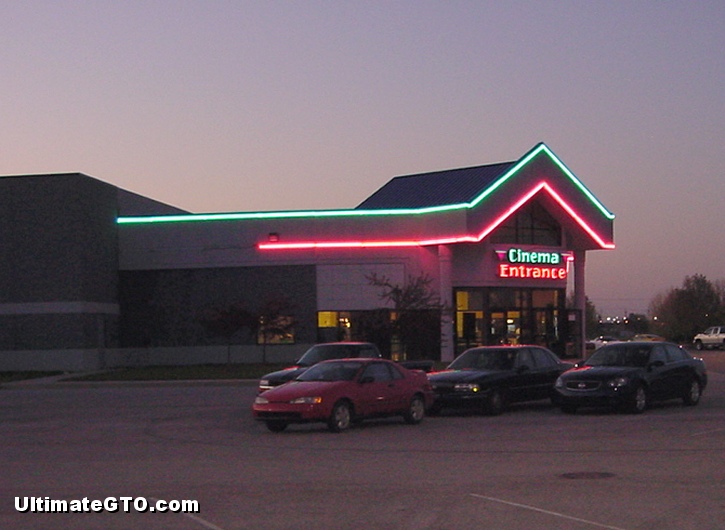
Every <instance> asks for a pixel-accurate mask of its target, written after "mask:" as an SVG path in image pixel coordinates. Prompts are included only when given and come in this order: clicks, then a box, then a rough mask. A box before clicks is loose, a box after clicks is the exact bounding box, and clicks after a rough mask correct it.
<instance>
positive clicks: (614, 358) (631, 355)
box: [584, 343, 652, 367]
mask: <svg viewBox="0 0 725 530" xmlns="http://www.w3.org/2000/svg"><path fill="white" fill-rule="evenodd" d="M651 350H652V347H651V346H649V345H639V344H626V343H621V344H612V345H609V346H602V347H601V348H599V349H598V350H597V351H595V352H594V354H592V356H591V357H589V359H587V360H586V361H585V362H584V365H585V366H628V367H645V366H647V362H648V361H649V354H650V351H651Z"/></svg>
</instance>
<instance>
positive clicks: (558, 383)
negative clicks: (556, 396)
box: [554, 377, 564, 388]
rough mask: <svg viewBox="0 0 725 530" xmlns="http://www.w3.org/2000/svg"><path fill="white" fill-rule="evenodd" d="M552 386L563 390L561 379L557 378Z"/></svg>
mask: <svg viewBox="0 0 725 530" xmlns="http://www.w3.org/2000/svg"><path fill="white" fill-rule="evenodd" d="M554 386H555V387H556V388H564V380H563V379H562V378H561V377H557V379H556V383H554Z"/></svg>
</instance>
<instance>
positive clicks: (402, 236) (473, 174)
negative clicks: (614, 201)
mask: <svg viewBox="0 0 725 530" xmlns="http://www.w3.org/2000/svg"><path fill="white" fill-rule="evenodd" d="M429 187H430V189H427V188H429ZM406 194H410V195H411V196H412V198H409V197H407V196H406ZM531 200H541V201H544V202H545V203H546V204H547V205H548V207H549V208H551V209H552V213H554V214H555V218H557V220H558V221H559V222H560V223H566V224H567V225H568V232H567V233H568V234H570V236H572V237H573V239H571V240H572V241H574V239H575V240H576V246H577V248H580V249H597V248H607V249H611V248H615V247H614V242H613V239H614V233H613V220H614V214H612V213H611V212H610V211H609V210H608V209H607V208H606V207H605V206H604V205H603V204H602V203H601V202H600V201H599V200H598V199H597V198H596V197H595V196H594V195H593V194H592V193H591V192H590V191H589V190H588V189H587V188H586V186H584V184H583V183H582V182H581V181H580V180H579V179H578V178H577V177H576V175H574V174H573V173H572V172H571V171H570V170H569V169H568V168H567V167H566V166H565V165H564V164H563V163H562V162H561V160H559V158H558V157H557V156H556V155H555V154H554V153H553V152H552V151H551V150H550V149H549V148H548V147H547V146H546V145H545V144H543V143H540V144H538V145H536V146H535V147H534V148H533V149H531V150H530V151H529V152H528V153H526V154H525V155H524V156H523V157H522V158H520V159H519V160H517V161H516V162H504V163H499V164H491V165H487V166H478V167H472V168H463V169H459V170H455V169H454V170H447V171H437V172H432V173H423V174H419V175H409V176H404V177H396V178H394V179H393V180H392V181H390V182H388V184H386V185H385V186H383V187H382V188H381V189H380V190H378V192H376V193H374V194H373V195H372V196H371V197H370V198H368V199H367V200H366V201H364V202H363V203H362V204H361V205H360V206H358V207H357V208H354V209H348V210H313V211H286V212H246V213H245V212H242V213H222V214H187V215H166V216H141V217H119V218H118V223H119V224H131V225H139V224H142V225H144V224H149V223H154V224H155V223H164V224H165V223H169V222H198V221H205V222H206V221H211V222H216V221H219V222H227V221H241V222H248V223H249V224H248V225H247V226H248V228H247V231H248V232H247V235H248V237H250V239H252V240H256V241H250V243H252V244H253V245H254V246H255V247H256V248H258V249H260V250H275V249H289V250H304V249H323V248H325V249H331V248H371V247H378V248H381V247H411V246H433V245H448V244H456V243H476V242H480V241H482V240H483V239H485V238H486V237H487V236H488V235H490V234H491V233H492V232H493V231H494V230H496V229H497V227H499V226H500V225H501V224H502V223H503V222H504V221H505V220H506V219H508V218H509V217H510V216H512V215H513V214H514V213H515V212H516V211H518V210H519V209H520V208H521V207H522V206H523V205H524V204H526V203H527V202H529V201H531ZM406 204H407V205H408V206H405V205H406ZM279 234H283V236H282V237H283V239H279V237H280V236H279ZM270 236H275V238H274V240H269V237H270Z"/></svg>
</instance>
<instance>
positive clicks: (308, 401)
mask: <svg viewBox="0 0 725 530" xmlns="http://www.w3.org/2000/svg"><path fill="white" fill-rule="evenodd" d="M290 403H292V404H293V405H317V404H319V403H322V398H321V397H320V396H311V397H300V398H297V399H293V400H292V401H290Z"/></svg>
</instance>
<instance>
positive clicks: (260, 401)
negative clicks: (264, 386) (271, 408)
mask: <svg viewBox="0 0 725 530" xmlns="http://www.w3.org/2000/svg"><path fill="white" fill-rule="evenodd" d="M267 403H269V400H268V399H267V398H266V397H262V396H257V397H256V398H254V404H255V405H266V404H267Z"/></svg>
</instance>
